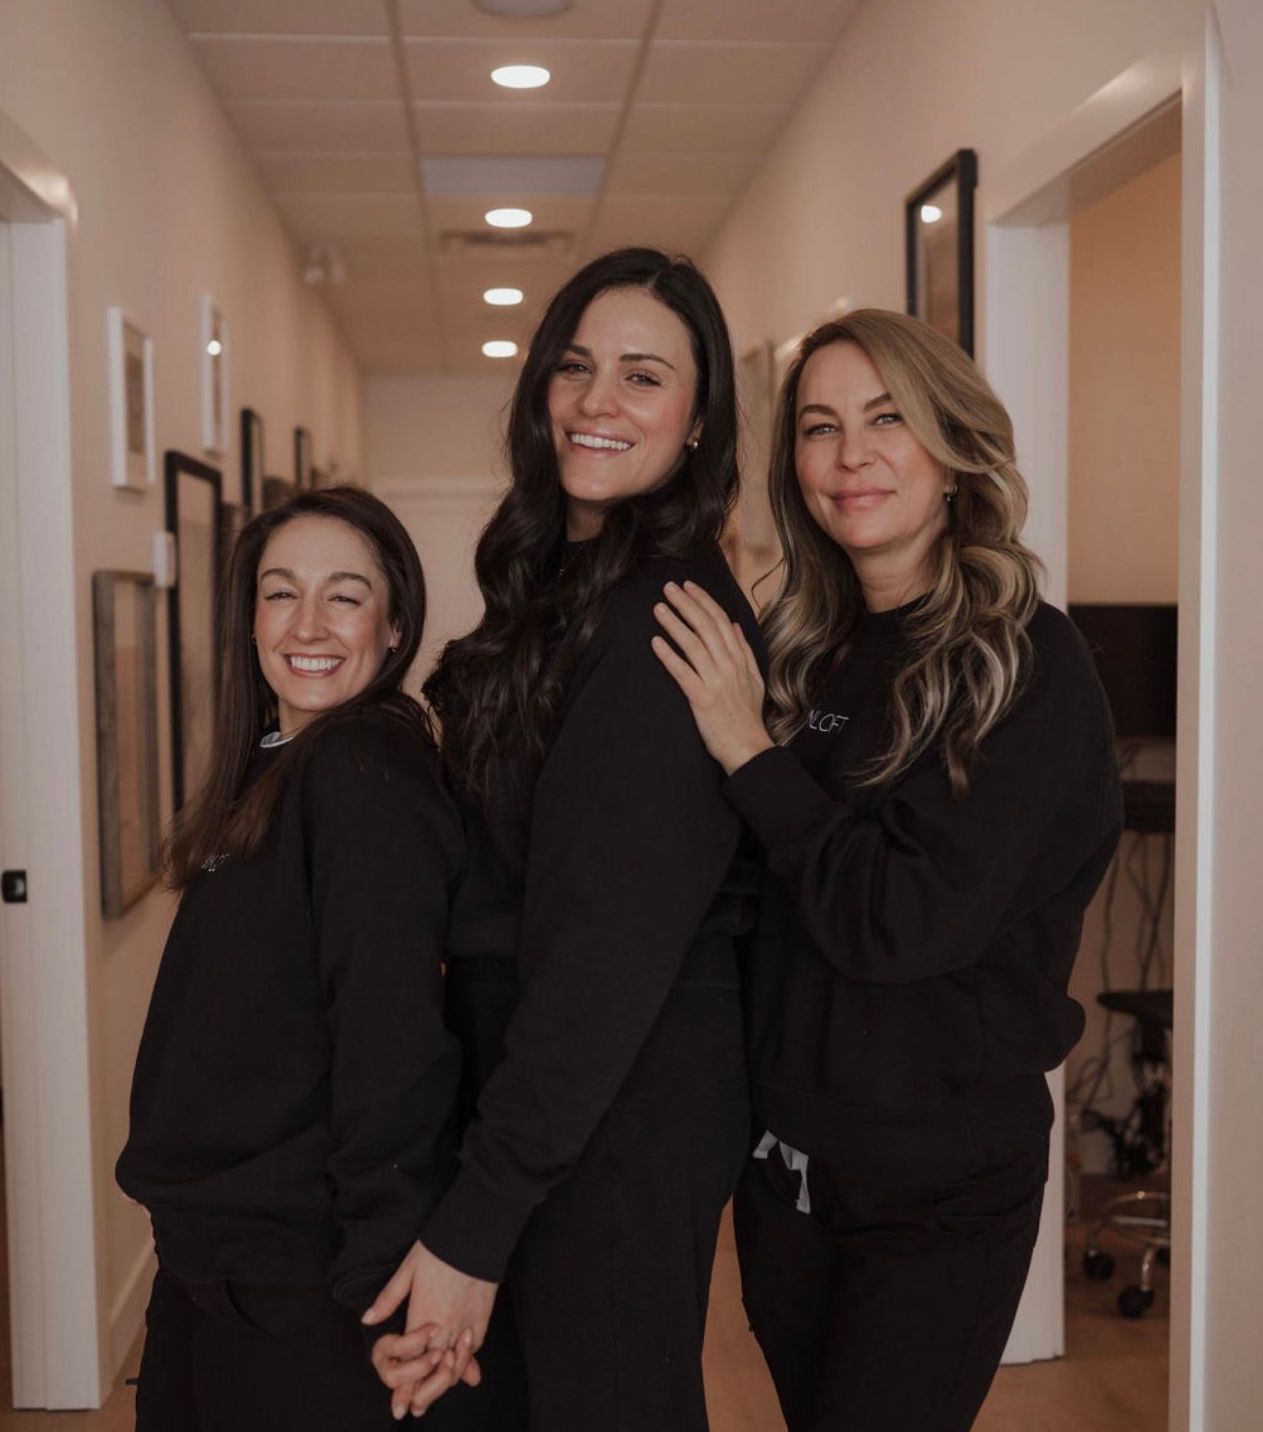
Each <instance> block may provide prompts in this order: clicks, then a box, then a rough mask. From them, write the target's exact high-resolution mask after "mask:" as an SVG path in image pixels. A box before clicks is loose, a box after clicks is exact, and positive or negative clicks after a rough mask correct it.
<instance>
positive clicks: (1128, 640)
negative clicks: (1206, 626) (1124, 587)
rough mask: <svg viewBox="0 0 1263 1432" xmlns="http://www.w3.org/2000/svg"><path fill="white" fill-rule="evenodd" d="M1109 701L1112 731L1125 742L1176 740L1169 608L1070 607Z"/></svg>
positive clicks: (1173, 644)
mask: <svg viewBox="0 0 1263 1432" xmlns="http://www.w3.org/2000/svg"><path fill="white" fill-rule="evenodd" d="M1068 611H1069V615H1070V620H1071V621H1072V622H1074V624H1075V626H1077V627H1078V628H1079V630H1080V631H1081V632H1082V633H1083V636H1084V638H1085V639H1086V641H1087V644H1088V646H1089V647H1090V648H1091V651H1092V655H1093V657H1094V658H1095V659H1096V669H1097V671H1098V672H1099V673H1100V677H1101V685H1102V686H1104V688H1105V695H1106V697H1107V698H1108V699H1109V704H1110V710H1111V712H1112V713H1113V716H1114V729H1115V731H1116V732H1117V734H1118V735H1119V736H1120V737H1122V738H1124V739H1128V740H1138V739H1163V738H1167V739H1170V738H1173V737H1174V736H1175V686H1176V657H1177V651H1176V630H1177V621H1176V615H1177V608H1176V607H1175V605H1174V603H1172V604H1169V605H1168V604H1165V603H1136V604H1132V605H1127V604H1124V603H1114V602H1095V603H1082V602H1072V603H1071V604H1070V606H1069V608H1068Z"/></svg>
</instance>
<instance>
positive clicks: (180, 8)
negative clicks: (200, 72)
mask: <svg viewBox="0 0 1263 1432" xmlns="http://www.w3.org/2000/svg"><path fill="white" fill-rule="evenodd" d="M169 4H170V6H171V8H172V9H173V10H174V11H175V13H176V15H177V16H178V17H179V19H180V22H181V24H182V25H183V26H184V28H185V31H186V32H187V33H190V34H224V33H229V34H232V33H235V34H240V35H386V34H389V33H390V26H389V21H388V17H387V12H386V5H385V3H384V0H169Z"/></svg>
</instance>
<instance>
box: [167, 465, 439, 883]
mask: <svg viewBox="0 0 1263 1432" xmlns="http://www.w3.org/2000/svg"><path fill="white" fill-rule="evenodd" d="M297 517H335V518H337V520H338V521H339V522H345V523H346V524H347V526H348V527H353V528H354V529H355V530H356V531H357V532H358V533H359V534H360V536H361V537H363V538H364V539H365V541H367V543H368V545H369V546H370V547H371V548H372V551H373V555H374V556H375V557H376V559H377V563H378V565H379V566H380V567H381V570H382V572H383V574H384V575H385V578H386V586H387V591H388V593H389V602H390V605H389V616H390V620H391V622H392V623H393V624H394V625H395V627H396V628H397V630H398V632H399V641H398V643H397V644H396V646H395V647H394V648H393V649H392V650H390V651H388V652H387V653H386V659H385V660H384V661H383V662H382V665H381V669H380V670H379V671H378V672H377V674H376V676H374V677H373V679H372V681H370V682H369V684H368V685H367V686H366V687H365V688H364V689H363V691H361V692H359V693H357V694H356V695H355V696H353V697H351V698H350V700H348V701H344V702H342V703H341V705H338V706H335V707H333V708H332V709H330V710H329V711H325V712H322V713H321V714H320V715H319V716H318V717H316V718H315V719H314V720H313V721H311V722H309V723H308V724H307V725H305V726H303V727H302V729H301V730H300V731H299V732H298V733H297V735H296V736H295V737H294V738H293V740H291V741H289V742H288V743H287V744H286V745H285V746H283V747H282V748H281V750H280V751H279V752H278V753H277V755H276V757H275V759H274V760H273V761H271V762H269V764H268V767H267V770H266V771H265V772H264V773H263V774H262V775H261V776H260V777H259V779H258V780H256V781H254V782H252V783H251V784H250V785H248V786H247V785H246V776H247V772H248V770H249V767H250V762H251V759H252V758H253V756H254V754H255V752H256V751H257V749H258V745H259V741H260V739H261V738H262V737H263V735H264V734H265V733H266V732H267V731H269V730H270V729H271V728H272V727H273V726H274V725H275V724H276V719H277V705H276V697H275V695H274V694H273V692H272V689H271V687H269V686H268V684H267V682H266V681H265V680H264V679H263V672H262V670H261V669H260V667H259V660H258V653H257V651H256V648H255V646H254V643H253V640H252V638H253V636H254V614H255V602H256V600H257V595H258V572H259V562H260V559H261V558H262V556H263V552H264V549H265V548H266V547H267V544H268V542H269V541H270V540H271V539H272V537H273V535H274V534H275V533H277V532H278V531H279V530H280V529H281V528H282V527H284V526H285V525H286V524H287V523H289V522H293V521H294V519H295V518H297ZM424 627H425V578H424V577H423V576H422V573H421V562H420V559H419V558H418V556H417V550H416V548H415V547H414V546H413V544H412V538H411V537H409V536H408V533H407V531H406V530H405V529H404V527H403V524H402V523H401V522H400V521H399V519H398V518H397V517H396V516H395V514H394V513H393V512H392V511H391V510H390V508H389V507H387V506H386V504H385V503H384V502H382V501H380V500H379V499H378V498H376V497H374V496H373V495H372V493H370V492H366V491H365V490H364V489H363V488H360V487H353V486H350V485H343V486H339V487H328V488H323V489H320V490H318V491H310V492H299V493H297V494H296V495H295V496H293V497H291V498H290V499H289V501H288V502H286V503H285V504H284V505H283V506H281V507H277V508H274V509H273V510H272V511H271V512H265V513H263V514H262V515H261V516H259V517H256V518H254V520H253V521H251V522H250V523H249V524H247V526H246V527H245V528H244V529H243V530H242V532H241V534H240V535H239V536H238V538H237V541H236V544H235V546H234V547H233V550H232V555H231V557H230V559H229V563H228V573H227V580H226V582H225V583H224V587H223V596H222V599H221V602H220V606H219V611H218V614H217V633H218V635H217V648H218V650H219V652H220V671H219V700H218V703H217V705H216V711H215V732H214V741H213V743H212V747H211V763H210V771H209V773H208V775H207V777H206V780H205V782H204V783H203V785H202V786H201V788H200V789H199V790H198V791H197V792H196V793H195V794H194V796H193V798H192V799H191V800H190V801H189V802H188V804H186V805H185V806H184V808H183V809H182V810H180V811H179V812H178V813H177V815H176V818H175V820H174V822H173V823H172V826H171V829H170V831H169V833H168V835H167V839H166V842H165V844H164V847H163V860H162V868H163V875H164V877H165V879H166V882H167V884H168V885H169V886H170V887H171V888H172V889H177V890H178V889H182V888H183V887H184V886H185V885H187V884H188V883H189V881H190V880H192V879H193V877H194V876H195V875H196V874H197V873H198V872H199V871H200V870H202V869H204V868H206V866H207V865H208V864H210V863H213V862H215V861H217V860H218V859H220V858H222V857H224V856H229V857H233V856H236V857H244V856H249V855H252V854H254V852H255V851H257V850H258V848H259V846H260V845H261V844H262V842H263V839H264V836H265V835H266V834H267V831H268V827H269V826H270V825H271V823H272V820H273V818H274V817H275V814H276V808H277V805H278V804H279V802H280V800H281V797H282V795H283V794H284V792H285V788H286V785H287V784H288V782H289V779H290V777H291V776H292V775H293V774H294V772H295V771H296V770H298V768H299V766H300V765H301V763H302V762H303V761H305V760H306V758H307V754H308V752H309V751H310V750H311V749H312V745H313V743H314V742H315V741H316V739H317V738H318V737H319V735H320V733H321V732H322V731H324V730H327V729H328V728H329V727H330V726H332V725H334V724H335V723H337V722H341V721H346V720H348V719H349V718H351V717H353V716H355V715H357V714H358V713H360V712H362V711H364V710H365V709H366V708H368V707H374V708H377V709H378V710H380V711H381V713H382V715H383V716H384V717H385V718H386V719H388V720H389V721H391V722H392V723H395V724H398V725H399V726H401V727H402V728H403V729H404V730H405V731H406V732H408V733H410V734H412V735H414V736H415V737H416V738H417V739H419V740H421V741H427V742H429V741H432V739H433V738H432V736H431V732H430V723H429V720H428V718H427V716H426V714H425V712H424V711H423V709H422V708H421V706H420V705H419V704H418V703H417V702H416V701H414V700H413V699H412V698H411V697H409V696H405V695H404V694H403V693H402V691H401V689H400V688H401V685H402V682H403V679H404V677H405V675H406V674H407V671H408V668H409V667H410V666H411V665H412V662H413V661H414V659H415V658H416V654H417V648H418V647H419V646H420V645H421V633H422V630H423V629H424Z"/></svg>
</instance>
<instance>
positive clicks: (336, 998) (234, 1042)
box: [117, 712, 464, 1311]
mask: <svg viewBox="0 0 1263 1432" xmlns="http://www.w3.org/2000/svg"><path fill="white" fill-rule="evenodd" d="M260 756H261V760H262V761H267V760H273V759H275V755H273V754H272V753H269V752H261V753H260ZM463 860H464V841H463V836H462V832H461V825H460V817H459V814H458V812H457V810H456V808H455V806H454V804H453V802H452V801H451V800H450V798H449V797H448V796H447V795H446V793H445V792H444V790H443V789H442V787H441V786H440V784H439V781H438V776H437V760H436V755H435V753H434V751H433V749H432V748H431V747H429V746H427V745H426V744H424V743H423V742H422V741H419V740H418V739H417V738H416V737H415V736H414V735H412V734H411V733H409V732H408V731H407V730H406V729H401V728H399V727H398V726H396V725H392V724H391V723H390V722H389V721H388V720H387V718H386V717H384V716H383V715H382V714H380V713H375V712H368V713H365V714H363V715H357V716H355V717H353V718H349V719H348V720H347V721H346V722H344V723H342V724H338V725H335V726H333V727H331V728H330V729H328V730H326V731H325V732H324V733H322V734H321V735H320V736H319V737H318V739H317V742H316V744H315V746H314V747H313V749H312V750H311V752H310V753H309V754H308V756H307V758H306V760H305V762H304V763H303V764H302V765H301V766H300V769H299V771H298V772H297V773H296V775H295V776H294V777H293V778H292V779H291V781H290V783H289V787H288V789H287V790H286V792H285V794H284V796H283V798H282V803H281V806H280V809H279V813H278V816H277V819H276V820H275V822H274V825H273V829H272V831H271V832H270V834H269V835H268V837H267V839H266V840H265V842H264V844H263V845H262V847H261V848H260V850H259V851H258V853H257V854H256V855H254V856H253V857H251V858H250V859H247V860H224V861H223V862H222V863H220V864H218V865H217V866H216V868H215V869H214V870H207V871H203V872H202V873H201V874H199V875H198V876H197V877H196V878H195V879H194V880H193V882H192V883H191V884H190V885H189V886H188V888H187V889H186V890H185V892H184V896H183V899H182V900H181V902H180V908H179V911H178V913H177V915H176V918H175V923H174V925H173V926H172V929H171V934H170V936H169V938H168V940H167V946H166V950H165V951H164V953H163V957H162V964H161V967H160V969H159V972H158V978H157V983H156V985H155V987H154V992H153V999H152V1002H151V1004H150V1009H149V1017H148V1020H147V1022H146V1025H145V1032H144V1036H143V1038H142V1040H141V1045H140V1052H139V1055H138V1058H137V1061H136V1073H135V1079H134V1082H133V1086H132V1101H131V1135H130V1138H129V1139H128V1142H127V1146H126V1148H125V1149H124V1150H123V1153H122V1156H121V1157H120V1159H119V1162H118V1170H117V1176H118V1181H119V1183H120V1185H121V1186H122V1187H123V1189H124V1190H125V1191H126V1192H127V1193H128V1194H130V1195H131V1196H132V1197H133V1198H135V1199H137V1200H138V1201H139V1202H141V1203H143V1204H144V1205H145V1206H146V1207H147V1208H148V1209H149V1211H150V1213H151V1214H152V1216H153V1224H154V1237H155V1242H156V1244H157V1249H158V1255H159V1258H160V1259H161V1261H162V1262H163V1263H164V1264H165V1265H166V1266H167V1267H168V1268H170V1269H171V1270H172V1271H173V1272H174V1273H176V1274H178V1275H179V1276H181V1277H184V1278H186V1279H189V1280H192V1281H203V1280H207V1279H210V1278H215V1277H231V1278H234V1279H237V1280H240V1281H242V1282H249V1283H269V1284H286V1285H315V1284H320V1283H322V1282H325V1281H328V1282H330V1284H331V1286H332V1291H333V1293H334V1296H335V1297H337V1298H338V1299H339V1300H340V1301H341V1302H343V1303H345V1304H346V1305H347V1306H349V1307H351V1308H353V1309H355V1310H356V1311H359V1310H361V1309H363V1308H364V1307H367V1305H368V1304H369V1302H371V1301H372V1298H373V1297H374V1296H375V1295H376V1293H377V1291H378V1289H379V1288H380V1287H381V1285H382V1283H383V1282H384V1281H385V1280H386V1278H388V1277H389V1275H390V1274H391V1273H392V1272H393V1271H394V1269H395V1267H396V1265H397V1263H398V1261H399V1259H400V1258H401V1257H402V1255H403V1254H404V1253H405V1252H406V1251H407V1249H408V1247H409V1246H410V1245H411V1244H412V1242H413V1240H414V1239H415V1238H416V1236H417V1232H418V1230H419V1228H420V1226H421V1223H422V1221H423V1219H424V1217H425V1215H426V1214H427V1213H428V1211H429V1209H430V1208H431V1206H432V1205H433V1204H434V1202H435V1200H436V1199H437V1197H438V1195H439V1193H440V1191H441V1190H442V1188H443V1186H444V1184H445V1183H446V1182H447V1181H448V1179H450V1177H451V1175H452V1173H453V1172H454V1152H455V1150H454V1138H453V1136H452V1134H451V1131H450V1129H449V1127H448V1126H449V1121H450V1118H451V1115H452V1109H453V1104H454V1101H455V1097H456V1090H457V1085H458V1082H459V1074H460V1055H459V1048H458V1046H457V1043H456V1041H455V1039H454V1037H453V1036H452V1035H451V1034H450V1033H449V1032H448V1031H447V1029H446V1028H445V1027H444V1023H443V989H442V970H441V958H442V942H443V937H444V933H445V929H446V924H447V919H448V911H449V906H450V899H451V891H452V887H453V884H454V882H455V880H456V879H457V877H458V875H459V872H460V868H461V865H462V863H463Z"/></svg>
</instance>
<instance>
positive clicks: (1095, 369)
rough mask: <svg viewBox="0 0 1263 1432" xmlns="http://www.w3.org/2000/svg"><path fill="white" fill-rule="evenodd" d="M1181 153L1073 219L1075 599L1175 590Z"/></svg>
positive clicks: (1139, 598)
mask: <svg viewBox="0 0 1263 1432" xmlns="http://www.w3.org/2000/svg"><path fill="white" fill-rule="evenodd" d="M1179 478H1180V158H1179V155H1173V156H1172V157H1171V158H1170V159H1167V160H1164V161H1163V162H1162V163H1161V164H1158V165H1155V166H1154V167H1153V168H1152V169H1150V170H1148V171H1147V172H1146V173H1144V174H1141V175H1140V176H1139V177H1138V178H1136V179H1133V180H1132V181H1131V183H1129V184H1125V185H1123V187H1122V188H1121V189H1119V190H1117V191H1116V192H1115V193H1113V194H1110V195H1107V196H1106V197H1105V198H1103V199H1101V200H1099V201H1098V202H1097V203H1095V204H1093V205H1092V206H1091V207H1090V208H1088V209H1085V210H1083V211H1082V212H1081V213H1079V214H1076V215H1075V217H1074V218H1073V219H1072V220H1071V221H1070V536H1069V558H1070V560H1069V593H1070V600H1071V601H1072V602H1173V601H1175V599H1176V591H1177V588H1178V586H1179V570H1178V558H1177V540H1176V539H1177V536H1178V530H1179V510H1178V509H1179Z"/></svg>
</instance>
